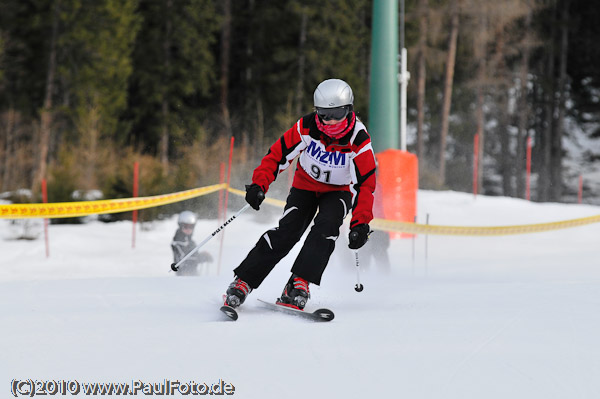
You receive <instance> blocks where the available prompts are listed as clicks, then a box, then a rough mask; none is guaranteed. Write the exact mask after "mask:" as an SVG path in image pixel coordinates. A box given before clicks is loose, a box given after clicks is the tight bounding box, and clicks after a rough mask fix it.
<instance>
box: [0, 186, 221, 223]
mask: <svg viewBox="0 0 600 399" xmlns="http://www.w3.org/2000/svg"><path fill="white" fill-rule="evenodd" d="M226 187H227V185H226V184H215V185H212V186H207V187H202V188H194V189H191V190H186V191H180V192H177V193H172V194H163V195H155V196H152V197H139V198H121V199H112V200H100V201H81V202H55V203H48V204H11V205H0V219H23V218H48V219H54V218H68V217H77V216H86V215H95V214H103V213H118V212H128V211H133V210H136V209H145V208H152V207H155V206H161V205H167V204H172V203H174V202H178V201H183V200H187V199H190V198H195V197H199V196H202V195H206V194H210V193H214V192H215V191H219V190H222V189H224V188H226Z"/></svg>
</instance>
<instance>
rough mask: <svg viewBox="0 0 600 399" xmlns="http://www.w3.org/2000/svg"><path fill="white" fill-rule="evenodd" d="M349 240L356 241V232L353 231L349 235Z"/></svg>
mask: <svg viewBox="0 0 600 399" xmlns="http://www.w3.org/2000/svg"><path fill="white" fill-rule="evenodd" d="M350 239H351V240H356V239H358V233H357V232H356V231H353V232H352V233H350Z"/></svg>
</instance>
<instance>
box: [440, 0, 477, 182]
mask: <svg viewBox="0 0 600 399" xmlns="http://www.w3.org/2000/svg"><path fill="white" fill-rule="evenodd" d="M451 7H452V9H451V11H450V12H451V13H452V17H451V18H452V19H451V24H450V37H449V39H448V56H447V58H446V75H445V76H446V77H445V79H444V100H443V103H442V127H441V130H440V153H439V156H440V158H439V170H438V179H439V182H440V185H444V184H445V183H446V141H447V137H448V124H449V119H450V105H451V103H452V83H453V80H454V63H455V61H456V41H457V38H458V4H457V2H456V1H453V2H452V5H451ZM480 137H481V136H480Z"/></svg>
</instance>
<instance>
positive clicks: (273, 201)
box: [227, 188, 285, 208]
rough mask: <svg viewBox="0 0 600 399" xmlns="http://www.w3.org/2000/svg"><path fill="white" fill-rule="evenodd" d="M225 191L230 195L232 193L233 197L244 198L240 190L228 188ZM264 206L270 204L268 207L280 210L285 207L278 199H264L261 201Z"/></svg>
mask: <svg viewBox="0 0 600 399" xmlns="http://www.w3.org/2000/svg"><path fill="white" fill-rule="evenodd" d="M227 191H229V192H230V193H233V194H235V195H240V196H242V197H245V196H246V192H245V191H242V190H238V189H235V188H228V189H227ZM263 202H264V203H266V204H270V205H274V206H277V207H280V208H283V207H284V206H285V201H281V200H278V199H273V198H265V200H264V201H263Z"/></svg>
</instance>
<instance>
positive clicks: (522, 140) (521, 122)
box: [514, 9, 533, 198]
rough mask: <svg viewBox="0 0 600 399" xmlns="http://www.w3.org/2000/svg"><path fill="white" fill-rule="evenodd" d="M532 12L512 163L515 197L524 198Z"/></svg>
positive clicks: (527, 25)
mask: <svg viewBox="0 0 600 399" xmlns="http://www.w3.org/2000/svg"><path fill="white" fill-rule="evenodd" d="M532 14H533V11H532V10H531V9H530V10H529V12H528V13H527V17H526V18H525V36H524V38H523V48H522V58H521V68H520V72H519V80H520V82H519V99H518V106H517V112H518V129H519V132H518V135H517V154H516V162H515V163H514V168H515V170H514V175H515V179H516V185H517V197H520V198H525V174H524V171H525V163H526V162H525V161H526V155H525V144H526V140H527V137H528V136H529V135H528V123H527V121H528V116H529V107H528V106H527V82H528V75H529V56H530V53H531V43H530V41H531V35H530V33H529V30H530V29H531V18H532Z"/></svg>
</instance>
